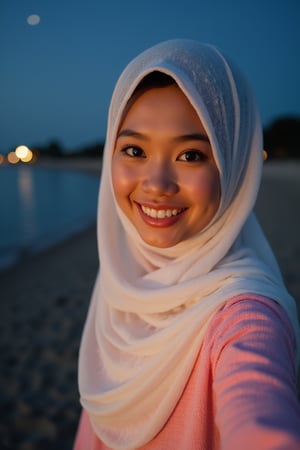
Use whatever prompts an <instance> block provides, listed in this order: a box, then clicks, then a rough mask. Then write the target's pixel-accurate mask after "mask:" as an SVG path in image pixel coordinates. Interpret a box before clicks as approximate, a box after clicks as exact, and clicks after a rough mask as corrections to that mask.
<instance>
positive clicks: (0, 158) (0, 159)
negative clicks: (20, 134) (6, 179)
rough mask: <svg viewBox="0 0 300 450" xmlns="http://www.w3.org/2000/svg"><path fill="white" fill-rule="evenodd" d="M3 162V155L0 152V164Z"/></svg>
mask: <svg viewBox="0 0 300 450" xmlns="http://www.w3.org/2000/svg"><path fill="white" fill-rule="evenodd" d="M4 163H5V156H4V155H1V154H0V166H1V165H2V164H4Z"/></svg>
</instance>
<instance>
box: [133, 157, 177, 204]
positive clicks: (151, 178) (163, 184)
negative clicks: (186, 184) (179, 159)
mask: <svg viewBox="0 0 300 450" xmlns="http://www.w3.org/2000/svg"><path fill="white" fill-rule="evenodd" d="M142 188H143V190H144V192H146V193H148V194H152V195H155V196H156V197H165V196H167V197H168V196H171V195H174V194H176V193H177V192H178V191H179V187H178V184H177V179H176V174H175V172H174V171H173V170H172V168H171V167H170V166H169V164H152V165H151V167H149V166H148V167H147V170H146V173H145V175H144V178H143V181H142Z"/></svg>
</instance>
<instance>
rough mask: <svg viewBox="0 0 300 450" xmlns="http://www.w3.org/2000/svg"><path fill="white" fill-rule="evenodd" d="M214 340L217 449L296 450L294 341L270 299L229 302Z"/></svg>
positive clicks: (298, 413)
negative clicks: (218, 440) (218, 447)
mask: <svg viewBox="0 0 300 450" xmlns="http://www.w3.org/2000/svg"><path fill="white" fill-rule="evenodd" d="M214 322H215V324H214V325H215V326H214V327H213V328H214V332H215V335H214V338H213V342H214V344H213V346H214V348H213V352H212V354H213V355H214V357H213V361H212V362H213V379H214V386H213V388H214V397H215V412H216V416H215V421H216V425H217V428H218V431H219V439H220V448H221V449H222V450H238V449H242V450H250V449H251V450H253V449H254V448H257V449H259V450H267V449H268V450H271V449H272V450H275V449H276V450H279V449H280V450H296V449H297V450H299V449H300V406H299V402H298V399H297V392H296V373H295V357H294V354H295V343H294V335H293V331H292V330H291V327H290V324H289V321H288V319H287V318H286V316H285V313H284V311H283V310H282V309H281V307H280V306H279V305H278V304H276V303H275V302H272V301H270V300H267V299H265V301H264V300H262V301H258V300H251V299H249V300H242V301H240V300H239V301H231V302H229V303H227V305H226V306H225V307H224V308H223V309H222V310H221V311H220V312H219V313H217V317H216V320H215V321H214Z"/></svg>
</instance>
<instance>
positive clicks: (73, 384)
mask: <svg viewBox="0 0 300 450" xmlns="http://www.w3.org/2000/svg"><path fill="white" fill-rule="evenodd" d="M76 164H78V163H76ZM73 168H74V167H73ZM76 168H80V164H78V166H76ZM83 168H84V170H94V169H95V162H94V163H92V162H87V163H85V165H84V167H83ZM96 168H97V170H98V165H97V164H96ZM256 210H257V213H258V216H259V217H260V219H261V222H262V224H263V227H264V229H265V232H266V234H267V236H268V237H269V240H270V242H271V243H272V245H273V248H274V250H275V253H276V255H277V257H278V259H279V263H280V266H281V268H282V272H283V275H284V277H285V280H286V283H287V285H288V287H289V289H290V291H291V293H292V294H293V295H294V296H295V298H296V299H297V302H298V303H299V304H300V278H299V269H300V233H299V230H300V163H290V162H287V163H280V164H279V163H267V164H266V165H265V168H264V177H263V183H262V187H261V191H260V195H259V199H258V203H257V208H256ZM97 270H98V258H97V244H96V230H95V227H94V226H93V227H91V228H90V229H88V230H86V231H84V232H82V233H80V234H78V235H76V236H73V237H71V238H69V239H68V240H67V241H65V242H63V243H62V244H60V245H57V246H55V247H53V248H51V249H49V250H47V251H45V252H43V253H41V254H38V255H35V256H33V257H31V258H30V259H29V260H28V261H26V263H24V262H23V263H22V264H19V265H17V266H15V267H14V268H11V269H9V270H7V271H4V272H2V273H1V272H0V286H1V302H0V308H1V309H0V313H1V329H0V336H1V340H0V350H1V372H0V383H1V387H2V393H1V394H0V397H1V411H0V414H1V423H0V444H1V445H0V448H1V449H10V450H16V449H17V450H41V449H43V450H52V449H53V450H54V449H55V450H57V449H63V450H71V448H72V442H73V438H74V433H75V430H76V426H77V421H78V416H79V412H80V406H79V401H78V391H77V356H78V347H79V342H80V336H81V332H82V326H83V324H84V320H85V316H86V312H87V308H88V303H89V299H90V295H91V291H92V288H93V284H94V280H95V277H96V273H97Z"/></svg>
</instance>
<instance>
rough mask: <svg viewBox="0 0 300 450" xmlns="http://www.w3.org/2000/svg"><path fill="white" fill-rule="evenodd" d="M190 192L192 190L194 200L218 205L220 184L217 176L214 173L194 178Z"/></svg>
mask: <svg viewBox="0 0 300 450" xmlns="http://www.w3.org/2000/svg"><path fill="white" fill-rule="evenodd" d="M190 181H191V180H190ZM191 190H193V195H194V196H195V198H197V199H198V200H200V201H201V202H204V203H205V202H208V203H209V202H212V203H213V204H214V205H216V204H217V206H218V205H219V202H220V183H219V176H218V174H215V173H214V172H208V173H203V174H201V175H200V176H198V177H196V179H195V180H194V183H191Z"/></svg>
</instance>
